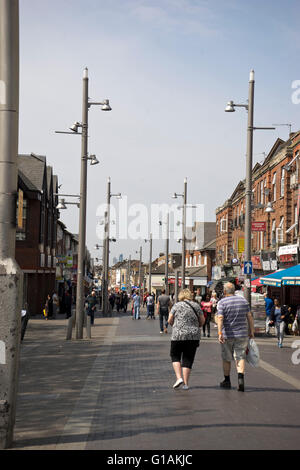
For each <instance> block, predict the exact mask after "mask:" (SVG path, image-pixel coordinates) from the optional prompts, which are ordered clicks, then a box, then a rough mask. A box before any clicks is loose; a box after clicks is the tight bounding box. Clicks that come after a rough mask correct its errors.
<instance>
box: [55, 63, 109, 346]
mask: <svg viewBox="0 0 300 470" xmlns="http://www.w3.org/2000/svg"><path fill="white" fill-rule="evenodd" d="M88 88H89V77H88V69H87V68H85V69H84V72H83V86H82V121H81V122H78V121H76V122H75V123H74V124H73V126H71V127H70V130H71V132H63V133H66V134H73V135H81V170H80V213H79V237H78V238H79V240H78V241H79V243H78V269H77V292H76V314H75V322H76V339H82V338H83V318H84V308H83V306H84V286H83V282H84V271H85V263H84V260H85V243H86V202H87V161H88V160H91V163H92V164H93V165H95V164H96V163H97V161H96V158H95V157H93V156H91V157H89V156H88V111H89V108H90V107H91V106H93V105H100V106H101V109H102V110H103V111H110V110H111V107H110V105H109V100H104V101H102V102H90V101H89V94H88ZM79 127H81V128H82V132H81V133H79V132H78V129H79ZM56 132H57V131H56ZM59 133H62V132H59Z"/></svg>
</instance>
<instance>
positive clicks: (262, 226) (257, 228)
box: [251, 222, 267, 232]
mask: <svg viewBox="0 0 300 470" xmlns="http://www.w3.org/2000/svg"><path fill="white" fill-rule="evenodd" d="M251 230H252V232H265V231H266V230H267V223H266V222H252V224H251Z"/></svg>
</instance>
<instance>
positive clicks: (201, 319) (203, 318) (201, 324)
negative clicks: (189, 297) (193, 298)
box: [199, 313, 205, 328]
mask: <svg viewBox="0 0 300 470" xmlns="http://www.w3.org/2000/svg"><path fill="white" fill-rule="evenodd" d="M204 323H205V316H204V315H203V313H201V314H200V315H199V326H200V328H201V326H203V325H204Z"/></svg>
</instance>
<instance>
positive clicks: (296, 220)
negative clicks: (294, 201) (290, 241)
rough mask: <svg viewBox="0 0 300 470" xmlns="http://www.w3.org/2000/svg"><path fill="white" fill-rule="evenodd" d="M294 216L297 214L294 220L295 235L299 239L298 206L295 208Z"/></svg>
mask: <svg viewBox="0 0 300 470" xmlns="http://www.w3.org/2000/svg"><path fill="white" fill-rule="evenodd" d="M294 214H295V219H294V220H295V222H294V223H295V224H296V225H295V232H294V233H295V237H297V236H298V207H297V205H296V206H295V210H294Z"/></svg>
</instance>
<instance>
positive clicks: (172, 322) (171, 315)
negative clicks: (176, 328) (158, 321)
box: [168, 313, 174, 326]
mask: <svg viewBox="0 0 300 470" xmlns="http://www.w3.org/2000/svg"><path fill="white" fill-rule="evenodd" d="M168 323H169V325H171V326H173V324H174V315H173V313H169V318H168Z"/></svg>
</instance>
